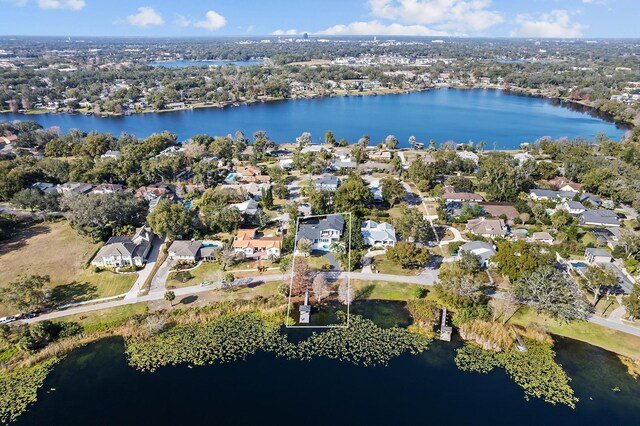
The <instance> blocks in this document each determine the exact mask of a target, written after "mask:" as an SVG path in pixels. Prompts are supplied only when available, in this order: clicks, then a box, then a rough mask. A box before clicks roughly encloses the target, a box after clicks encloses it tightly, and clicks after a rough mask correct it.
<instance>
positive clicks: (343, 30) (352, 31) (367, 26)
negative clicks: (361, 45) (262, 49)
mask: <svg viewBox="0 0 640 426" xmlns="http://www.w3.org/2000/svg"><path fill="white" fill-rule="evenodd" d="M274 34H275V33H274ZM318 34H324V35H406V36H444V35H448V33H447V32H446V31H438V30H432V29H430V28H427V27H425V26H424V25H402V24H397V23H393V24H384V23H382V22H380V21H369V22H353V23H351V24H349V25H334V26H333V27H330V28H327V29H326V30H324V31H320V32H319V33H318Z"/></svg>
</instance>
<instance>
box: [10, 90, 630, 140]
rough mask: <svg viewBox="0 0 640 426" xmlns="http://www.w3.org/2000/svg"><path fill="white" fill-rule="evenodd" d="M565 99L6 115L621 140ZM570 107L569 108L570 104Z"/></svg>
mask: <svg viewBox="0 0 640 426" xmlns="http://www.w3.org/2000/svg"><path fill="white" fill-rule="evenodd" d="M566 106H567V107H563V106H561V105H560V104H559V103H558V102H552V101H549V100H547V99H540V98H533V97H525V96H515V95H510V94H508V93H506V92H503V91H498V90H447V89H436V90H430V91H427V92H416V93H410V94H406V95H385V96H349V97H333V98H323V99H308V100H292V101H281V102H266V103H258V104H252V105H242V106H239V107H230V108H224V109H219V108H204V109H195V110H187V111H176V112H167V113H160V114H152V113H150V114H137V115H130V116H124V117H111V118H101V117H96V116H84V115H79V114H78V115H68V114H40V115H22V114H21V115H17V114H2V115H0V121H2V120H16V119H18V120H35V121H38V122H39V123H40V124H42V125H43V126H45V127H51V126H58V127H60V128H61V130H63V131H67V130H69V129H72V128H77V129H81V130H84V131H87V132H88V131H93V130H95V131H98V132H111V133H112V134H114V135H120V134H121V133H122V132H127V133H132V134H135V135H136V136H138V137H146V136H148V135H150V134H151V133H154V132H160V131H162V130H169V131H171V132H174V133H176V134H177V135H178V140H181V141H182V140H186V139H188V138H189V137H191V136H193V135H196V134H200V133H207V134H210V135H227V134H233V133H235V132H236V131H237V130H241V131H243V132H244V133H245V135H251V134H253V132H255V131H257V130H266V131H267V133H268V134H269V136H270V137H271V139H273V140H274V141H276V142H278V143H286V142H292V141H294V140H295V138H296V136H299V135H300V134H301V133H302V132H311V134H312V137H313V138H314V141H316V142H320V141H321V140H322V138H323V135H324V132H325V131H327V130H328V129H331V130H333V132H334V134H335V136H336V138H337V139H340V138H346V139H347V140H348V141H349V142H350V143H355V142H357V140H358V138H360V137H361V136H362V135H364V134H368V135H369V136H371V140H372V143H377V142H379V141H381V140H383V139H384V138H385V137H386V136H387V135H388V134H394V135H395V136H396V137H397V138H398V141H399V142H400V145H399V146H400V147H408V146H409V145H408V139H409V136H411V135H415V136H416V138H417V140H418V141H423V142H426V143H428V142H429V139H432V138H433V139H435V140H436V142H437V143H442V142H445V141H447V140H453V141H455V142H464V143H466V142H468V141H469V140H473V141H475V142H479V141H481V140H485V141H487V146H486V149H491V148H493V141H496V142H497V147H498V148H502V149H517V148H519V146H520V144H521V143H523V142H533V141H535V140H536V139H538V138H540V137H543V136H549V137H552V138H554V139H555V138H560V137H565V136H566V137H569V138H574V137H577V136H581V137H585V138H589V139H593V138H594V137H595V136H596V135H597V134H598V133H600V132H602V133H604V134H606V135H607V136H609V137H610V138H613V139H615V140H618V139H619V138H620V136H621V135H623V134H624V132H625V130H624V129H621V128H618V127H616V125H615V124H613V123H609V122H606V121H603V120H601V119H599V118H596V117H594V116H592V115H590V114H589V113H587V112H581V111H580V110H579V109H580V108H581V107H580V108H578V107H576V106H573V105H566ZM569 107H570V108H569Z"/></svg>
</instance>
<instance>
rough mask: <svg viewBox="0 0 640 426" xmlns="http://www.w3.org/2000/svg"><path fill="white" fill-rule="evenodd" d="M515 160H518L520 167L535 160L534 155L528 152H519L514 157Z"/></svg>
mask: <svg viewBox="0 0 640 426" xmlns="http://www.w3.org/2000/svg"><path fill="white" fill-rule="evenodd" d="M513 158H514V159H516V161H517V162H518V165H519V166H522V165H523V164H524V163H525V161H527V160H533V159H534V158H533V155H531V154H529V153H528V152H519V153H517V154H516V155H514V156H513Z"/></svg>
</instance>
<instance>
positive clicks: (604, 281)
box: [582, 265, 618, 306]
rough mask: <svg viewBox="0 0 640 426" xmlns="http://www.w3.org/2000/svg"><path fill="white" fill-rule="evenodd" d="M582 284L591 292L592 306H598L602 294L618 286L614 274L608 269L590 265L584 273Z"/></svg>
mask: <svg viewBox="0 0 640 426" xmlns="http://www.w3.org/2000/svg"><path fill="white" fill-rule="evenodd" d="M582 282H583V284H584V286H585V287H587V288H588V289H589V290H590V291H591V292H593V306H596V305H597V304H598V301H599V300H600V296H601V295H602V294H603V293H606V292H608V291H611V290H612V289H613V288H614V287H616V286H617V285H618V280H617V277H616V274H614V273H613V271H612V270H611V269H609V268H604V267H601V266H595V265H590V266H589V267H588V268H587V271H586V272H585V273H584V277H583V279H582Z"/></svg>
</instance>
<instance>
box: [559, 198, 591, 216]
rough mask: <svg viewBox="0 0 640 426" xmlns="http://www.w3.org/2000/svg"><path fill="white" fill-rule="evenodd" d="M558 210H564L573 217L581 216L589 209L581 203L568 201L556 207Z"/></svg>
mask: <svg viewBox="0 0 640 426" xmlns="http://www.w3.org/2000/svg"><path fill="white" fill-rule="evenodd" d="M556 208H557V209H563V210H566V211H568V212H569V214H572V215H576V216H578V215H581V214H582V213H584V212H585V211H586V210H587V208H586V207H585V206H584V205H582V203H581V202H580V201H573V200H567V201H564V202H562V203H561V204H559V205H558V206H556Z"/></svg>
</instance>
